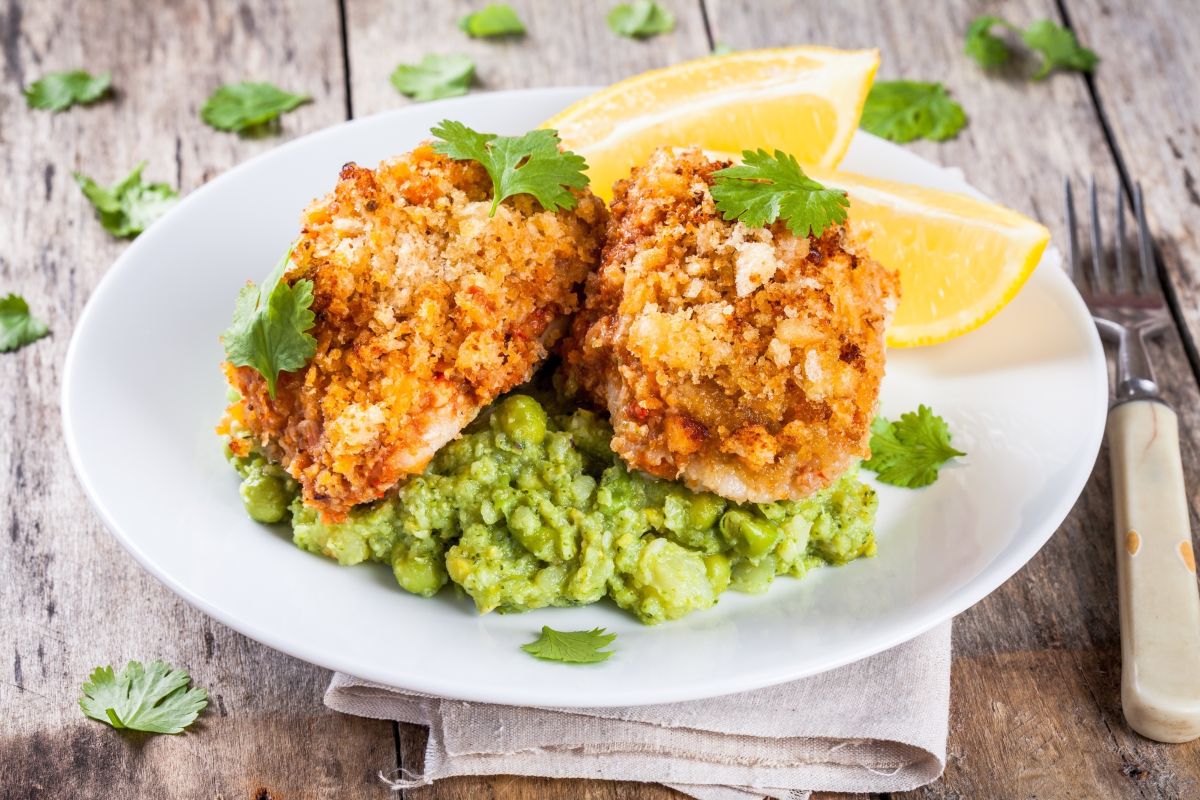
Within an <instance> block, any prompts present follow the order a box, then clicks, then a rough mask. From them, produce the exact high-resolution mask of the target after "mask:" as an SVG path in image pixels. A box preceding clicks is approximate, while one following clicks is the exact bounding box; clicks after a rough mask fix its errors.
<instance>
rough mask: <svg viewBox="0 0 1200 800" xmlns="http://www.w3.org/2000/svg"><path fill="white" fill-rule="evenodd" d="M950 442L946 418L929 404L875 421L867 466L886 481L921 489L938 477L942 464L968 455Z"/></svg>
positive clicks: (882, 480) (865, 466) (880, 478)
mask: <svg viewBox="0 0 1200 800" xmlns="http://www.w3.org/2000/svg"><path fill="white" fill-rule="evenodd" d="M965 455H966V453H964V452H962V451H961V450H955V449H954V448H953V447H951V446H950V428H949V427H948V426H947V425H946V421H945V420H944V419H942V418H941V417H939V416H937V415H936V414H934V413H933V412H932V411H931V410H930V409H929V408H928V407H927V406H918V407H917V410H916V413H913V412H911V411H910V412H908V413H907V414H901V415H900V419H898V420H896V421H895V422H888V421H887V420H886V419H884V418H883V417H876V418H875V421H874V422H872V423H871V458H870V459H868V460H867V461H864V462H863V468H864V469H869V470H871V471H872V472H874V473H876V475H877V476H878V478H879V480H880V481H881V482H882V483H890V484H891V485H893V486H903V487H905V488H908V489H918V488H920V487H922V486H928V485H929V484H931V483H933V482H934V481H936V480H937V479H938V468H939V467H941V466H942V465H943V464H944V463H946V461H948V460H949V459H951V458H954V457H955V456H965Z"/></svg>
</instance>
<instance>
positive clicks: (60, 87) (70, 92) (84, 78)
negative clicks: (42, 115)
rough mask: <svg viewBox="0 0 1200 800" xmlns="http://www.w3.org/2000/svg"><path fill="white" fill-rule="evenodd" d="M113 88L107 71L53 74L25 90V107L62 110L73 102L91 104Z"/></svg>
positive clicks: (79, 70)
mask: <svg viewBox="0 0 1200 800" xmlns="http://www.w3.org/2000/svg"><path fill="white" fill-rule="evenodd" d="M110 88H112V76H111V75H109V74H108V73H107V72H102V73H100V74H99V75H95V76H93V75H92V74H91V73H90V72H88V71H87V70H82V69H76V70H71V71H70V72H52V73H50V74H49V75H47V76H45V77H44V78H41V79H39V80H36V81H34V82H33V83H31V84H29V86H28V87H27V88H26V89H25V104H26V105H27V106H29V107H30V108H45V109H48V110H50V111H65V110H67V109H68V108H70V107H71V106H73V105H75V104H76V103H80V104H84V105H86V104H87V103H94V102H96V101H97V100H99V99H100V98H101V97H103V96H104V95H106V94H108V90H109V89H110Z"/></svg>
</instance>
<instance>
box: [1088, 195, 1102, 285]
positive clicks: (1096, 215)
mask: <svg viewBox="0 0 1200 800" xmlns="http://www.w3.org/2000/svg"><path fill="white" fill-rule="evenodd" d="M1088 193H1089V194H1090V195H1091V205H1092V291H1093V292H1103V291H1104V287H1103V286H1101V285H1100V273H1101V271H1102V270H1103V264H1102V261H1103V259H1104V242H1103V236H1102V235H1101V231H1100V208H1099V204H1098V203H1097V202H1096V176H1095V175H1093V176H1092V177H1091V178H1090V179H1089V181H1088Z"/></svg>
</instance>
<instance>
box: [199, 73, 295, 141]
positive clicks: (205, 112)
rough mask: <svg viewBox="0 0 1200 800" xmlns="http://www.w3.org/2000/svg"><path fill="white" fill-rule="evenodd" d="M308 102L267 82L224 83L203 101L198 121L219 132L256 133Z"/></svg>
mask: <svg viewBox="0 0 1200 800" xmlns="http://www.w3.org/2000/svg"><path fill="white" fill-rule="evenodd" d="M310 99H311V98H309V97H308V95H303V94H292V93H291V92H285V91H284V90H283V89H280V88H279V87H278V86H275V85H273V84H270V83H251V82H249V81H243V82H241V83H227V84H225V85H224V86H222V87H220V88H218V89H217V90H216V91H215V92H213V93H212V95H210V96H209V98H208V100H207V101H205V103H204V107H203V108H201V109H200V119H202V120H204V121H205V122H207V123H208V124H209V125H211V126H212V127H214V128H216V129H217V130H219V131H237V132H238V133H246V132H258V131H262V130H265V127H264V126H265V125H266V124H267V123H268V122H272V121H274V120H276V119H278V118H279V115H280V114H284V113H287V112H288V111H291V110H292V109H294V108H296V107H297V106H300V105H303V104H304V103H307V102H308V101H309V100H310Z"/></svg>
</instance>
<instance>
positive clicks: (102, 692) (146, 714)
mask: <svg viewBox="0 0 1200 800" xmlns="http://www.w3.org/2000/svg"><path fill="white" fill-rule="evenodd" d="M189 681H191V676H190V675H188V674H187V673H186V672H184V671H183V670H181V669H175V668H174V667H172V666H170V665H169V664H165V663H163V662H162V661H151V662H150V666H149V667H146V666H144V665H143V664H142V663H141V662H140V661H130V662H129V663H128V664H126V665H125V669H123V670H121V671H120V672H115V671H114V670H113V668H112V667H111V666H110V667H97V668H96V669H95V671H94V672H92V674H91V677H89V678H88V682H87V683H85V684H84V685H83V697H81V698H79V707H80V708H82V709H83V713H84V714H87V715H88V716H89V717H91V718H92V719H98V720H100V721H101V722H105V723H108V724H109V725H112V726H113V727H114V728H128V729H130V730H135V731H148V732H150V733H179V732H180V731H182V730H183V729H184V728H186V727H187V726H188V725H191V724H192V723H193V722H195V721H196V717H197V716H199V715H200V712H201V711H203V710H204V707H205V706H207V705H208V692H206V691H205V690H203V689H200V688H191V689H188V688H187V685H188V682H189Z"/></svg>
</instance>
